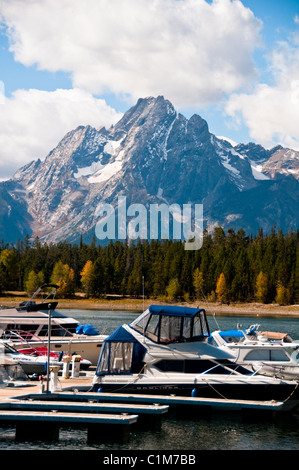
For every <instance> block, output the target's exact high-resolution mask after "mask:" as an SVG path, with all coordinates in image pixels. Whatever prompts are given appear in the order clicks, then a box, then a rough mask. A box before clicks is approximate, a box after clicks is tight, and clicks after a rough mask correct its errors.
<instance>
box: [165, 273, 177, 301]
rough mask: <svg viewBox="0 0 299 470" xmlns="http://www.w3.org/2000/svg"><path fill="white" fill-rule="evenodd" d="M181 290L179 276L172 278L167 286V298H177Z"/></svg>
mask: <svg viewBox="0 0 299 470" xmlns="http://www.w3.org/2000/svg"><path fill="white" fill-rule="evenodd" d="M179 291H180V284H179V281H178V279H177V278H175V279H171V280H170V282H169V284H168V286H167V288H166V292H167V298H168V300H177V298H178V295H179Z"/></svg>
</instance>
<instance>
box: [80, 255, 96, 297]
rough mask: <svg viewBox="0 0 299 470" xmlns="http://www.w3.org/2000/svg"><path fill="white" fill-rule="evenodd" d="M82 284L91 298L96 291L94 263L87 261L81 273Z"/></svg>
mask: <svg viewBox="0 0 299 470" xmlns="http://www.w3.org/2000/svg"><path fill="white" fill-rule="evenodd" d="M80 274H81V284H82V287H83V289H84V292H85V294H86V295H87V297H89V296H90V295H91V294H92V293H93V291H94V265H93V262H92V261H90V260H88V261H86V263H85V265H84V268H83V269H82V271H81V273H80Z"/></svg>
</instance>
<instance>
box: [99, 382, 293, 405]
mask: <svg viewBox="0 0 299 470" xmlns="http://www.w3.org/2000/svg"><path fill="white" fill-rule="evenodd" d="M265 379H266V378H265ZM93 391H96V392H103V393H133V394H138V393H143V394H155V395H159V394H161V395H171V394H174V395H178V396H196V397H202V398H212V399H216V398H226V399H230V400H258V401H263V400H265V401H269V400H276V401H286V400H295V401H298V404H299V386H298V383H297V382H293V381H290V382H287V381H279V380H277V381H271V380H270V381H267V380H263V379H261V380H256V381H254V380H253V381H252V382H250V380H249V381H242V380H239V381H228V382H226V381H225V380H223V381H221V379H219V380H206V381H202V382H201V383H199V382H198V381H197V383H196V384H195V383H194V380H193V381H190V382H189V383H188V382H186V381H185V382H183V381H182V382H180V383H179V382H177V383H174V382H171V381H165V382H160V383H158V382H157V383H152V382H151V381H148V382H147V381H140V382H138V381H135V382H131V383H124V382H123V383H121V382H117V381H109V380H103V381H101V382H99V383H96V382H95V383H94V384H93Z"/></svg>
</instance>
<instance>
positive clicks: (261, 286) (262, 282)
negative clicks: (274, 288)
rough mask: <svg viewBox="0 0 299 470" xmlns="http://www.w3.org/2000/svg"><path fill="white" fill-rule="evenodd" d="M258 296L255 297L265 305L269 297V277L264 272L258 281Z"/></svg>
mask: <svg viewBox="0 0 299 470" xmlns="http://www.w3.org/2000/svg"><path fill="white" fill-rule="evenodd" d="M255 288H256V294H255V297H256V299H257V301H258V302H262V303H265V302H266V300H267V295H268V277H267V276H266V274H264V273H263V272H262V271H261V272H260V273H259V275H258V277H257V279H256V284H255Z"/></svg>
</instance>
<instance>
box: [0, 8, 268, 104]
mask: <svg viewBox="0 0 299 470" xmlns="http://www.w3.org/2000/svg"><path fill="white" fill-rule="evenodd" d="M1 5H2V6H1V10H0V11H1V12H2V15H3V18H4V21H5V23H6V25H7V27H8V33H9V36H10V39H11V50H12V51H13V52H14V55H15V59H16V60H17V61H19V62H21V63H22V64H24V65H26V66H31V65H34V64H36V65H37V67H38V68H40V69H42V70H47V71H61V70H62V71H66V72H69V73H71V75H72V79H73V85H74V87H78V88H82V89H85V90H88V91H89V92H91V93H97V94H100V93H105V92H112V93H116V94H120V95H121V94H124V95H131V97H132V99H133V100H134V101H135V100H136V98H139V97H141V96H148V95H154V96H156V95H161V94H162V95H164V96H165V97H166V98H168V99H170V100H171V101H172V102H173V103H174V104H175V106H177V107H180V106H184V107H186V106H189V105H206V104H210V103H214V102H216V101H218V100H219V99H221V98H223V95H224V94H226V93H231V92H233V91H236V90H238V89H239V88H240V87H241V86H243V85H245V84H246V83H248V82H249V83H250V82H251V81H252V79H253V78H254V77H256V70H255V64H254V60H253V52H254V50H255V49H256V48H257V47H259V46H260V36H259V32H260V29H261V21H260V20H258V19H257V18H255V17H254V15H253V13H252V12H251V11H250V10H249V9H247V8H245V7H244V6H243V4H242V3H241V2H240V1H238V0H235V1H231V0H215V1H213V2H212V3H207V2H205V1H204V0H151V1H149V0H85V1H84V2H82V0H64V1H63V2H62V1H61V0H2V4H1Z"/></svg>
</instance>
